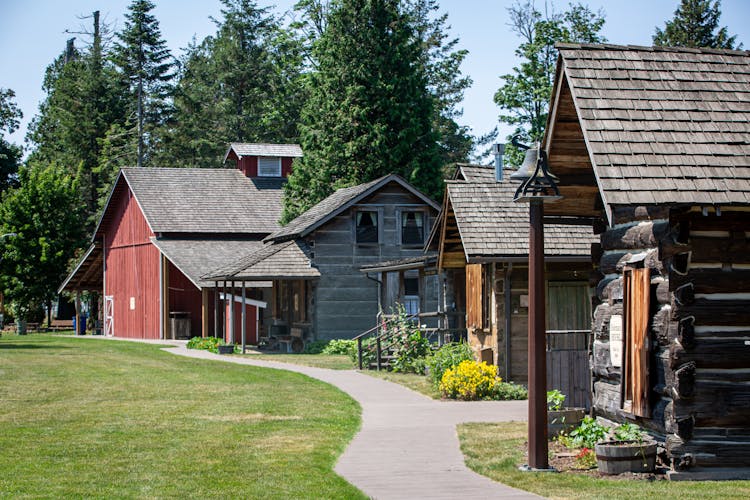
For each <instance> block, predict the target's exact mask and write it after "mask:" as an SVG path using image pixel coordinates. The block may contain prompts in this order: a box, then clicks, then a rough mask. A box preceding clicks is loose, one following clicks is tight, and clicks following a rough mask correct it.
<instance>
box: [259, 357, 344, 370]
mask: <svg viewBox="0 0 750 500" xmlns="http://www.w3.org/2000/svg"><path fill="white" fill-rule="evenodd" d="M245 356H247V357H249V358H250V359H261V360H263V361H278V362H280V363H291V364H293V365H304V366H313V367H315V368H330V369H331V370H353V369H354V368H356V367H355V366H354V363H353V362H352V360H351V358H349V356H346V355H344V354H286V353H263V354H245Z"/></svg>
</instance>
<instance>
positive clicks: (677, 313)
mask: <svg viewBox="0 0 750 500" xmlns="http://www.w3.org/2000/svg"><path fill="white" fill-rule="evenodd" d="M688 316H693V317H694V318H695V324H696V325H713V326H746V325H750V307H748V301H747V300H709V299H702V298H701V299H695V301H694V302H693V303H692V304H690V305H684V306H681V305H678V304H676V303H674V304H672V318H673V319H676V320H679V319H682V318H686V317H688Z"/></svg>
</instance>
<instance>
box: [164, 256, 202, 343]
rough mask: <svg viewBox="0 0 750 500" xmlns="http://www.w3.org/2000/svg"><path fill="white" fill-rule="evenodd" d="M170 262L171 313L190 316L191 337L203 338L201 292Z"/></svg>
mask: <svg viewBox="0 0 750 500" xmlns="http://www.w3.org/2000/svg"><path fill="white" fill-rule="evenodd" d="M167 262H168V266H169V269H168V273H169V274H168V276H169V312H170V313H173V312H186V313H188V314H189V315H190V336H191V337H200V336H201V314H202V313H201V309H202V302H203V299H202V296H201V291H200V290H199V289H198V287H196V286H195V285H194V284H193V282H192V281H190V280H189V279H188V278H187V277H186V276H185V275H184V274H182V272H180V270H179V269H177V268H176V267H175V266H174V264H172V263H171V262H169V261H167Z"/></svg>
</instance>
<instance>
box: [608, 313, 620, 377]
mask: <svg viewBox="0 0 750 500" xmlns="http://www.w3.org/2000/svg"><path fill="white" fill-rule="evenodd" d="M609 359H610V361H611V362H612V366H614V367H615V368H619V367H621V366H622V316H620V315H619V314H615V315H613V316H612V317H611V318H610V320H609Z"/></svg>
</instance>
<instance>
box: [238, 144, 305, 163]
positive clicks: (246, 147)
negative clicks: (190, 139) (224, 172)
mask: <svg viewBox="0 0 750 500" xmlns="http://www.w3.org/2000/svg"><path fill="white" fill-rule="evenodd" d="M230 151H234V153H235V154H236V155H237V156H238V157H240V158H241V157H243V156H275V157H286V158H302V147H300V145H299V144H259V143H246V142H233V143H231V144H230V145H229V149H228V150H227V154H226V155H224V161H226V160H227V156H228V155H229V152H230Z"/></svg>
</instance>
